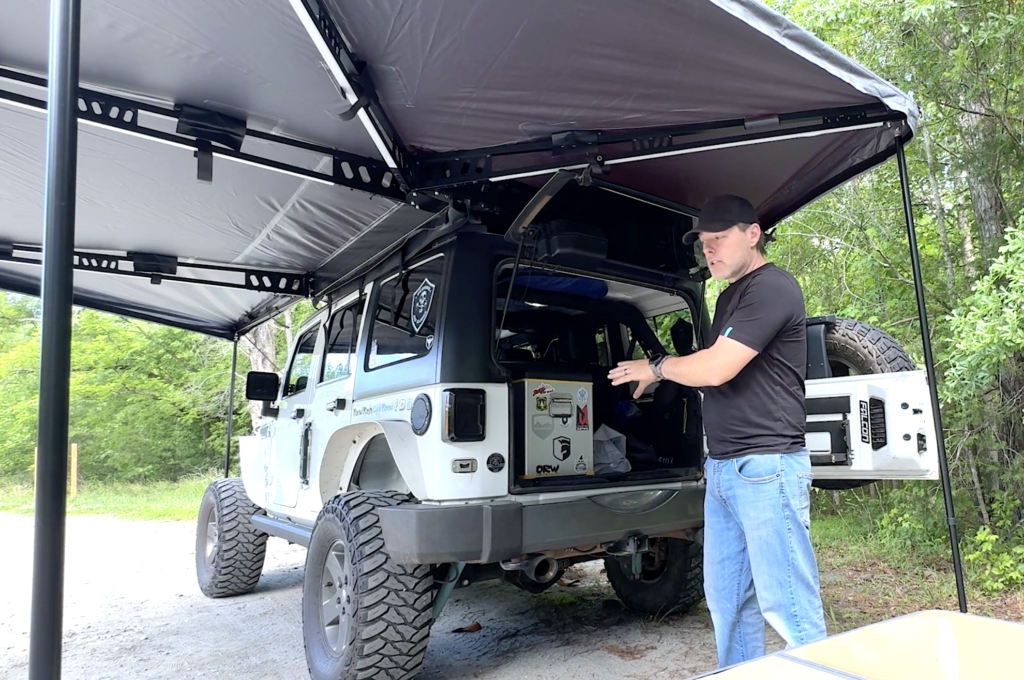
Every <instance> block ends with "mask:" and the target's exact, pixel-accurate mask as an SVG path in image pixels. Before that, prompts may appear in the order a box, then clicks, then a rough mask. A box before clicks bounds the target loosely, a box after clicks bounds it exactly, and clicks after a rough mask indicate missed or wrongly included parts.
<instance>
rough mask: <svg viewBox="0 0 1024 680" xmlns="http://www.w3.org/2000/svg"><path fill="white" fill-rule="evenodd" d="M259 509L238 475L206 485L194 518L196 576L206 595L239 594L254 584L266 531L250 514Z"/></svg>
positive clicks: (261, 557) (259, 572)
mask: <svg viewBox="0 0 1024 680" xmlns="http://www.w3.org/2000/svg"><path fill="white" fill-rule="evenodd" d="M259 511H260V508H259V507H258V506H257V505H255V504H254V503H253V502H252V501H250V500H249V497H248V496H247V495H246V493H245V487H244V486H243V484H242V480H241V479H238V478H237V477H236V478H232V479H218V480H216V481H213V482H210V485H209V486H207V487H206V493H204V494H203V500H202V503H201V504H200V505H199V517H198V518H197V522H196V577H197V579H198V580H199V589H200V590H202V591H203V594H204V595H206V596H207V597H230V596H232V595H242V594H244V593H248V592H251V591H252V589H253V588H255V587H256V584H257V583H258V582H259V580H260V574H261V573H262V572H263V558H264V556H265V555H266V552H267V535H266V534H265V533H263V532H262V531H258V530H256V529H255V528H253V526H252V522H251V521H250V519H249V518H250V517H252V516H253V515H254V514H255V513H257V512H259Z"/></svg>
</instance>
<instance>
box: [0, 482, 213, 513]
mask: <svg viewBox="0 0 1024 680" xmlns="http://www.w3.org/2000/svg"><path fill="white" fill-rule="evenodd" d="M216 476H217V475H215V474H212V473H211V474H209V475H202V476H197V477H193V478H189V479H184V480H181V481H178V482H153V483H149V484H145V485H142V484H96V485H88V484H80V485H79V487H78V496H77V497H76V498H75V499H74V500H72V499H71V498H70V497H69V498H68V514H69V515H110V516H113V517H117V518H120V519H138V520H189V521H194V520H195V518H196V514H197V513H198V512H199V502H200V501H201V500H202V497H203V491H205V490H206V485H207V484H209V482H210V481H211V480H212V479H215V478H216ZM34 504H35V499H34V494H33V491H32V487H31V486H27V485H17V484H10V483H3V482H0V513H10V514H16V515H31V514H33V512H34V510H35V507H34Z"/></svg>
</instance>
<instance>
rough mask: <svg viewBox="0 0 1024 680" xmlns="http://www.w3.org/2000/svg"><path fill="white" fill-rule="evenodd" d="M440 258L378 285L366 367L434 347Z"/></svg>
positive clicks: (418, 354)
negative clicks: (378, 291) (378, 289)
mask: <svg viewBox="0 0 1024 680" xmlns="http://www.w3.org/2000/svg"><path fill="white" fill-rule="evenodd" d="M443 274H444V257H443V256H439V257H435V258H433V259H431V260H427V261H426V262H423V263H422V264H419V265H417V266H414V267H412V268H410V269H409V270H407V271H406V272H405V273H403V274H401V275H398V276H395V277H392V278H391V279H388V280H386V281H384V282H383V283H382V284H381V290H380V297H379V298H378V300H377V308H376V310H375V312H374V316H373V329H372V331H371V335H370V344H369V353H368V356H367V362H366V365H367V368H368V369H369V370H373V369H375V368H380V367H382V366H388V365H390V364H394V363H397V362H399V361H406V360H408V359H415V358H417V357H422V356H426V355H427V354H428V353H429V352H430V350H431V348H433V346H434V333H435V332H436V325H437V318H438V307H439V306H440V303H441V278H442V275H443Z"/></svg>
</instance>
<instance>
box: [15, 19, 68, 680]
mask: <svg viewBox="0 0 1024 680" xmlns="http://www.w3.org/2000/svg"><path fill="white" fill-rule="evenodd" d="M80 27H81V0H51V2H50V54H49V82H50V85H51V87H50V88H49V90H48V92H47V99H48V104H47V111H48V115H47V117H46V188H45V196H44V217H43V223H44V228H43V276H42V294H41V298H42V315H43V319H42V341H41V349H40V362H39V417H38V421H37V422H38V427H39V432H38V435H37V437H38V439H37V442H38V447H39V456H38V462H37V468H36V489H35V530H34V545H33V555H32V623H31V632H30V638H29V659H28V676H29V679H30V680H55V679H56V678H59V677H60V672H61V644H62V640H63V625H64V620H63V611H64V536H65V519H66V515H67V505H66V502H67V498H66V494H67V489H66V487H67V479H68V394H69V384H70V378H71V304H72V299H73V298H72V287H73V283H74V268H73V267H72V255H73V253H74V249H75V184H76V182H77V179H78V172H77V159H78V57H79V35H80Z"/></svg>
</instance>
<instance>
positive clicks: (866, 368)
mask: <svg viewBox="0 0 1024 680" xmlns="http://www.w3.org/2000/svg"><path fill="white" fill-rule="evenodd" d="M825 356H826V358H827V359H828V365H829V368H830V369H831V371H832V376H833V377H837V378H838V377H842V376H850V375H870V374H873V373H897V372H899V371H913V370H914V369H915V366H914V362H913V361H912V360H911V358H910V355H909V354H907V351H906V350H905V349H903V347H902V346H900V344H899V343H898V342H896V340H895V339H894V338H893V337H892V336H891V335H889V334H888V333H886V332H885V331H883V330H882V329H880V328H876V327H875V326H872V325H870V324H866V323H864V322H863V321H854V320H853V319H836V321H835V322H834V323H830V324H828V327H827V328H826V330H825ZM873 481H876V480H873V479H820V480H819V479H816V480H814V483H813V484H814V486H815V487H817V488H819V489H826V490H829V491H844V490H846V489H855V488H857V487H860V486H865V485H867V484H870V483H871V482H873Z"/></svg>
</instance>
